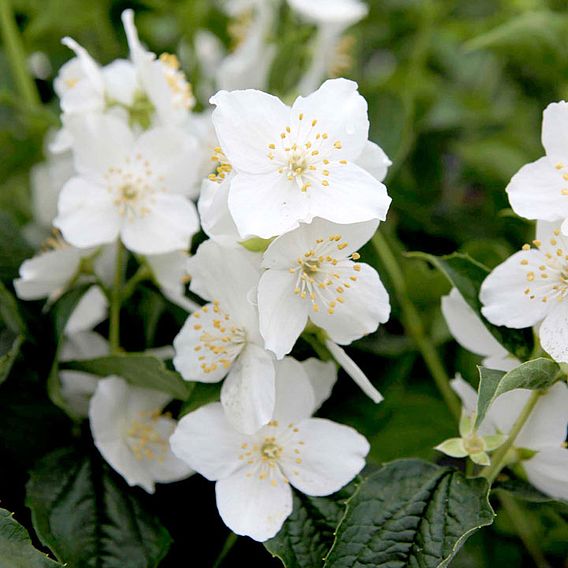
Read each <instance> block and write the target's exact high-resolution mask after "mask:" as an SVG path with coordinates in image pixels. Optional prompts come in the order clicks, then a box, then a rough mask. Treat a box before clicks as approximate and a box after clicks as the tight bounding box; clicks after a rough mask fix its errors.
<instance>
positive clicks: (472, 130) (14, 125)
mask: <svg viewBox="0 0 568 568" xmlns="http://www.w3.org/2000/svg"><path fill="white" fill-rule="evenodd" d="M13 6H14V9H15V11H16V14H17V20H18V24H19V26H20V28H21V30H22V33H23V38H24V41H25V46H26V50H27V52H28V53H29V54H34V55H33V58H32V62H33V63H34V65H33V67H34V69H35V70H36V74H38V76H37V85H38V88H39V91H40V93H41V98H42V101H43V103H45V104H44V107H43V108H29V107H26V106H25V105H24V104H23V103H22V101H21V100H19V98H18V97H17V95H16V94H15V93H16V90H15V88H14V86H13V84H12V83H11V77H10V72H9V67H8V65H7V59H6V53H5V50H4V48H3V46H2V47H1V48H0V225H1V226H2V227H1V228H0V233H1V235H0V236H2V237H3V238H14V239H15V238H16V236H15V234H14V231H16V227H21V226H23V225H25V223H27V222H28V221H29V220H30V216H31V212H30V211H31V209H30V197H29V169H30V167H31V166H32V165H33V164H34V163H36V162H38V161H40V160H42V158H43V137H44V135H45V133H46V132H47V131H48V130H49V129H50V128H56V127H57V126H58V107H57V100H56V99H55V98H54V95H53V89H52V86H51V82H52V80H53V78H54V76H55V74H56V73H57V70H58V68H59V67H60V66H61V65H62V64H63V63H64V62H65V61H67V60H68V59H69V58H70V57H71V53H70V52H69V51H68V50H67V49H66V48H64V47H63V46H62V45H61V44H60V38H61V37H62V36H65V35H70V36H72V37H74V38H75V39H76V40H77V41H79V42H80V43H81V44H82V45H84V46H85V47H86V48H87V49H88V50H89V51H90V52H91V54H92V55H93V56H94V57H95V58H97V59H98V60H99V61H100V62H101V63H108V62H109V61H111V60H112V59H114V58H117V57H125V56H126V54H127V47H126V41H125V38H124V34H123V32H122V26H121V23H120V13H121V12H122V10H123V9H125V8H134V9H135V10H136V12H137V15H136V21H137V26H138V28H139V32H140V36H141V38H142V39H143V41H144V42H145V43H146V44H147V45H148V47H149V48H150V49H151V50H153V51H155V52H157V53H160V52H162V51H170V52H177V53H178V54H179V56H180V59H181V61H182V65H183V67H184V69H185V71H186V72H187V74H188V76H189V78H190V80H191V81H192V82H195V83H196V84H197V85H198V83H199V76H200V74H201V73H203V70H202V69H200V67H199V62H198V61H196V60H195V58H194V56H193V53H192V49H191V46H192V40H193V36H194V34H195V32H196V31H197V30H198V29H199V28H207V29H209V30H211V31H213V32H214V33H216V34H217V35H218V36H219V37H220V38H221V39H222V40H223V41H224V42H225V43H226V44H227V45H229V44H230V38H229V35H228V33H227V19H226V16H225V15H224V14H223V12H222V11H221V10H219V8H218V6H216V5H215V2H213V1H212V0H177V1H174V0H147V1H140V2H120V1H110V0H97V1H89V2H85V1H81V0H13ZM369 6H370V13H369V16H368V18H367V19H366V20H364V21H363V22H361V23H360V24H358V25H357V26H356V27H354V28H352V29H351V30H350V31H349V32H348V33H349V36H350V37H351V38H352V40H351V42H350V44H349V50H348V55H349V58H348V60H347V61H350V62H351V64H350V65H348V66H346V67H345V70H344V71H343V73H344V75H345V76H347V77H349V78H353V79H355V80H356V81H358V82H359V85H360V89H361V92H362V94H363V95H364V96H365V98H366V99H367V100H368V102H369V115H370V121H371V139H373V140H374V141H376V142H378V143H379V144H380V145H381V146H382V147H383V148H384V149H385V151H386V152H387V154H388V155H389V156H390V157H391V159H392V160H393V162H394V165H393V166H392V168H391V171H390V173H389V176H388V178H387V182H386V183H387V186H388V188H389V192H390V195H391V196H392V198H393V205H392V208H391V210H390V214H389V219H388V222H387V223H386V224H385V225H384V226H383V227H382V228H381V230H382V231H384V232H385V233H386V235H387V236H388V238H389V241H390V242H391V244H392V245H393V246H394V247H395V248H397V249H399V252H400V253H401V255H400V262H401V263H402V266H403V269H404V273H405V277H406V278H407V284H408V288H409V293H410V296H411V299H412V300H413V302H414V303H415V305H416V306H417V307H418V309H419V311H420V313H421V315H422V316H423V319H424V322H425V324H426V326H427V329H428V331H429V334H430V336H431V337H432V338H433V340H434V341H435V343H436V345H438V347H439V349H440V350H441V351H442V355H443V358H444V361H445V362H446V366H447V370H448V373H450V374H451V375H453V374H454V373H455V372H461V373H462V374H463V375H464V376H465V377H466V378H468V379H469V380H470V381H472V382H473V383H475V381H476V369H475V365H476V364H478V363H479V359H477V358H476V357H474V356H472V355H471V354H469V353H467V352H466V351H464V350H463V349H461V348H460V347H459V346H457V345H456V344H455V343H454V342H453V341H452V340H451V338H450V336H449V333H448V331H447V328H446V326H445V324H444V322H443V319H442V317H441V314H440V310H439V304H440V297H441V295H443V294H445V293H447V292H448V285H447V283H446V281H445V280H444V278H443V277H441V276H440V275H439V274H438V273H436V272H434V271H433V270H431V269H430V268H429V267H428V266H427V265H425V264H424V263H423V262H422V261H418V260H410V259H407V258H405V257H404V256H403V255H402V253H403V252H404V251H412V250H423V251H428V252H431V253H434V254H443V253H450V252H453V251H454V250H460V251H463V252H468V253H469V254H471V255H472V256H473V257H474V258H476V259H477V260H479V261H481V262H483V263H485V264H486V265H488V266H490V267H492V266H495V265H496V264H498V263H499V262H501V261H502V260H504V259H505V258H506V257H507V256H509V255H510V254H511V253H513V252H514V251H516V250H518V249H519V248H520V246H521V245H522V244H523V242H525V240H527V239H528V238H529V237H530V235H531V231H532V225H531V224H530V223H528V222H526V221H524V220H522V219H519V218H516V217H515V216H514V215H513V214H512V212H511V210H510V209H509V205H508V201H507V197H506V194H505V187H506V185H507V183H508V181H509V179H510V178H511V176H512V175H513V174H514V173H515V172H516V171H517V169H518V168H519V167H520V166H521V165H523V164H524V163H526V162H529V161H533V160H535V159H537V158H538V157H540V156H541V155H542V154H543V151H542V148H541V145H540V125H541V117H542V110H543V109H544V108H545V106H546V105H547V104H548V103H549V102H552V101H556V100H560V99H563V98H564V97H566V96H567V94H568V14H567V12H566V3H565V2H562V1H560V0H559V1H549V2H546V1H543V0H541V1H539V0H502V1H498V0H476V1H474V2H471V1H455V0H454V1H452V0H440V1H437V2H436V1H420V0H384V1H378V0H371V1H370V2H369ZM311 31H312V30H311V28H310V27H309V26H306V25H300V24H299V21H298V20H297V19H296V18H295V17H294V16H293V15H292V14H291V13H290V12H289V11H288V10H287V9H286V8H283V10H282V15H281V18H279V20H278V30H275V37H276V38H277V41H278V46H279V47H278V49H279V53H278V56H277V59H276V62H275V65H274V69H273V72H272V74H271V85H270V90H271V92H273V93H275V94H279V95H281V96H285V95H286V94H287V93H288V92H289V91H290V89H291V88H293V86H294V84H295V83H296V81H297V79H298V78H299V77H300V75H301V71H302V66H303V65H304V63H305V62H306V40H307V39H308V38H309V36H310V33H311ZM205 102H206V101H200V103H201V105H203V103H205ZM12 223H13V225H12ZM22 246H25V245H24V244H22ZM0 254H2V244H1V243H0ZM363 259H364V260H366V261H367V262H370V263H371V264H374V265H375V266H376V267H377V268H378V270H379V271H381V266H380V264H379V263H378V262H377V260H376V257H375V256H374V252H373V250H372V249H370V248H368V249H367V250H364V251H363ZM16 268H17V267H16ZM2 277H5V278H11V277H13V275H10V274H3V275H2ZM383 277H384V280H385V282H386V283H387V285H388V284H389V282H388V277H387V276H386V275H384V274H383ZM393 304H394V305H393V317H392V319H391V321H390V322H389V323H388V324H387V325H386V326H384V327H382V328H381V329H380V331H379V332H378V333H377V334H375V335H373V336H370V337H368V338H365V339H364V340H362V341H360V342H358V343H356V344H355V345H353V347H352V349H351V354H352V355H353V356H354V357H355V358H356V359H357V360H358V361H360V362H361V363H362V366H363V367H364V369H365V370H366V372H367V373H368V375H369V376H370V377H371V378H372V380H373V382H374V383H375V384H376V385H377V387H378V388H379V389H380V390H381V392H382V393H383V394H384V395H385V402H383V403H382V404H380V405H378V406H375V405H373V404H372V403H371V402H370V401H369V400H368V399H366V398H365V397H364V396H363V395H362V394H361V393H360V392H359V391H358V390H357V389H355V388H353V385H352V383H350V382H349V381H348V380H347V379H345V377H343V378H344V379H345V380H340V381H339V383H338V385H337V388H336V390H335V392H334V396H333V397H332V398H331V400H330V401H329V402H328V403H326V405H325V406H324V408H323V410H322V414H324V415H326V416H329V417H332V418H335V419H337V420H339V421H342V422H345V423H349V424H352V425H353V426H355V427H357V428H358V429H359V430H360V431H361V432H362V433H363V434H365V435H366V436H367V437H368V438H369V440H370V441H371V443H372V450H371V454H370V459H369V463H370V466H371V467H372V466H373V464H375V465H376V464H380V463H381V462H383V461H388V460H391V459H395V458H400V457H406V456H418V457H424V458H428V459H435V460H439V459H440V454H438V453H437V452H435V451H434V450H432V447H433V446H434V445H436V444H437V443H439V442H440V441H442V440H444V439H445V438H448V437H450V436H452V435H454V434H455V426H454V424H453V420H452V418H451V416H450V414H449V412H448V411H447V409H446V407H445V406H444V404H443V402H442V400H441V398H440V396H439V395H438V393H437V391H436V390H435V388H434V386H433V382H432V380H431V378H430V376H429V374H428V371H427V369H426V368H425V367H424V365H423V363H422V362H421V359H420V356H419V354H417V352H416V351H415V349H414V347H413V344H412V341H411V340H410V339H409V338H407V337H406V336H405V335H404V331H403V328H402V326H401V324H400V323H399V311H398V308H397V306H396V302H395V300H394V298H393ZM25 309H26V310H29V314H28V315H29V317H31V318H36V321H37V327H36V329H35V333H36V336H37V337H38V341H37V342H36V344H35V345H31V346H28V347H27V348H26V349H27V351H25V352H24V357H23V358H21V359H20V360H19V361H18V362H17V366H16V370H15V372H13V373H12V376H11V378H10V380H9V381H8V382H7V383H6V384H5V385H3V386H2V391H1V396H0V432H2V439H0V504H1V505H2V506H4V507H6V508H8V509H10V510H12V511H15V512H16V517H17V518H18V520H19V521H20V522H22V523H24V524H25V525H26V526H27V527H28V528H30V526H31V525H30V522H29V513H28V511H27V509H25V508H24V506H23V499H24V485H25V482H26V480H27V474H26V472H27V470H28V469H29V468H30V467H31V465H32V461H33V460H35V459H36V458H37V457H39V456H40V455H41V454H42V453H44V452H45V451H47V450H49V449H51V448H53V447H57V446H59V445H61V444H62V443H63V441H62V440H64V439H66V438H71V437H72V436H73V435H75V436H77V435H78V433H77V432H75V433H73V432H72V431H71V429H70V428H69V423H68V421H67V419H66V418H65V417H64V416H62V415H61V414H60V412H59V411H58V410H57V409H56V408H55V407H53V406H50V405H49V403H48V402H47V399H46V395H45V386H44V385H45V378H46V376H47V372H48V371H49V364H50V360H51V359H50V358H51V357H52V355H53V345H52V344H51V343H50V339H49V330H48V329H46V328H45V323H44V322H42V319H41V318H40V317H39V307H38V306H36V305H33V304H31V305H29V306H28V307H25ZM141 313H142V314H143V315H144V316H145V317H146V318H148V317H150V315H151V317H152V318H153V319H152V321H154V320H155V322H156V323H155V327H154V328H153V329H152V330H148V328H147V327H145V326H144V325H143V323H142V321H141V315H140V314H141ZM149 314H150V315H149ZM126 319H127V323H126V324H125V327H126V326H128V325H130V329H131V336H130V339H129V341H130V343H131V345H129V347H130V348H131V349H133V350H134V349H142V348H144V347H147V346H149V345H150V344H152V343H154V341H155V342H156V344H158V345H163V344H164V343H166V342H168V341H171V339H172V338H173V336H174V335H175V333H176V332H177V330H178V329H179V326H180V325H181V323H182V322H183V315H182V314H180V313H179V312H176V310H174V309H173V308H172V307H171V306H167V305H166V304H165V302H163V301H162V300H160V298H159V296H158V295H157V294H156V292H155V291H154V290H152V289H151V288H149V287H145V288H142V289H141V291H140V292H139V293H138V294H137V295H136V296H135V297H134V298H133V300H132V302H131V303H130V305H129V306H128V308H127V310H126ZM306 349H307V347H306ZM299 351H300V353H299V354H300V356H301V354H302V353H301V352H302V346H300V348H299ZM307 354H308V352H307V351H306V352H305V353H304V355H307ZM22 423H23V424H25V427H24V429H20V428H19V429H18V431H14V430H13V427H12V425H13V424H22ZM85 430H86V429H85ZM5 432H7V434H4V433H5ZM82 436H83V437H84V438H87V439H88V432H83V434H82ZM141 493H143V492H142V491H141ZM145 500H146V501H147V502H148V503H149V506H150V507H151V508H153V509H154V510H155V511H156V512H157V513H158V515H159V516H160V517H161V519H162V520H163V522H164V524H165V525H166V526H167V527H168V529H169V530H170V532H171V533H172V536H173V537H174V540H175V544H174V546H173V547H172V549H171V553H170V555H169V556H168V558H167V560H166V561H165V562H164V563H163V566H166V567H179V566H190V565H191V566H194V565H195V566H209V565H211V563H212V561H213V559H214V558H216V557H217V555H218V553H219V551H220V549H221V547H222V545H223V541H224V539H225V538H226V535H227V531H226V529H225V528H224V527H223V525H222V523H221V521H220V520H219V519H218V516H217V513H216V510H215V506H214V493H213V485H212V484H210V483H208V482H206V481H205V480H203V479H201V478H197V476H196V477H195V478H192V479H191V480H190V481H188V482H186V483H182V484H173V485H170V486H162V487H161V488H159V489H158V491H157V493H156V496H155V497H154V498H152V499H150V498H145ZM494 506H495V507H496V509H498V508H499V502H498V501H495V502H494ZM521 506H522V508H523V511H524V518H525V519H526V522H527V523H528V524H529V526H530V529H531V531H533V533H534V535H535V538H536V539H537V540H538V542H540V544H541V547H542V549H543V550H544V551H545V552H546V553H547V555H548V556H549V558H550V560H551V562H552V565H553V566H559V567H561V566H568V563H567V562H566V560H565V558H566V556H567V554H568V548H567V544H566V543H567V542H568V524H567V523H566V518H562V516H561V513H559V512H558V511H556V510H555V509H553V508H552V507H550V506H548V505H546V504H539V505H532V504H531V505H527V504H522V505H521ZM36 544H37V543H36ZM188 559H191V561H190V560H188ZM239 562H240V563H243V564H244V565H253V566H256V565H259V566H266V567H269V566H280V562H279V561H276V560H271V559H270V557H269V555H268V553H266V552H265V551H264V549H263V547H262V546H261V545H257V544H255V543H253V542H252V541H250V540H249V539H246V538H241V539H239V541H238V543H237V544H236V546H235V548H234V549H233V550H232V551H231V553H230V556H229V557H228V558H227V560H226V563H225V565H227V566H228V565H237V563H239ZM499 565H501V566H504V567H505V566H506V567H507V568H517V567H525V566H533V565H534V564H533V562H532V561H531V560H530V557H528V556H527V554H526V553H525V552H524V548H523V546H522V544H521V543H520V541H519V539H518V537H517V536H516V535H515V532H514V530H513V528H512V526H511V524H510V522H509V519H508V517H507V515H506V513H505V514H502V515H499V516H498V518H497V521H496V523H495V525H494V526H493V527H491V528H489V529H485V530H483V531H481V532H480V533H478V534H477V535H476V536H475V537H473V538H472V539H471V540H470V541H468V543H467V544H466V546H465V547H464V549H463V550H462V551H461V552H460V553H459V555H458V557H457V558H456V559H455V560H454V561H453V562H452V566H453V567H456V568H465V567H472V568H473V567H485V566H487V567H490V566H499Z"/></svg>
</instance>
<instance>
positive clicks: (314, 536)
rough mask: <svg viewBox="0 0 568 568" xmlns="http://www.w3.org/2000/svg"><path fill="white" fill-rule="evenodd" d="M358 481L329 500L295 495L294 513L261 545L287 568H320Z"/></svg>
mask: <svg viewBox="0 0 568 568" xmlns="http://www.w3.org/2000/svg"><path fill="white" fill-rule="evenodd" d="M359 482H360V480H356V481H353V482H351V483H350V484H349V485H348V486H346V487H344V488H343V489H342V490H341V491H338V492H337V493H335V494H334V495H331V496H329V497H308V496H307V495H303V494H301V493H297V492H294V510H293V511H292V514H291V515H290V516H289V517H288V519H286V521H285V523H284V526H283V527H282V529H281V531H280V532H279V533H278V534H277V535H276V536H275V537H274V538H271V539H270V540H268V541H266V542H265V543H264V546H265V547H266V549H267V550H268V551H269V552H270V553H271V554H272V555H273V556H275V557H277V558H279V559H280V560H281V561H282V563H283V564H284V566H286V568H308V567H309V566H320V565H321V564H322V563H323V560H324V558H325V556H326V554H327V553H328V551H329V549H330V548H331V545H332V544H333V538H334V534H335V528H336V527H337V525H338V524H339V521H340V520H341V518H342V517H343V515H344V513H345V508H346V507H345V503H346V501H347V500H348V499H349V498H350V497H351V496H352V495H353V493H354V491H355V490H356V488H357V484H358V483H359Z"/></svg>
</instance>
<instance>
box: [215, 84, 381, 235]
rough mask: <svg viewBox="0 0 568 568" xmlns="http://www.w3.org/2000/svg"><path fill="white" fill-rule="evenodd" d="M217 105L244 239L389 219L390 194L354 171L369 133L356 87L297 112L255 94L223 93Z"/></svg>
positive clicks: (344, 87)
mask: <svg viewBox="0 0 568 568" xmlns="http://www.w3.org/2000/svg"><path fill="white" fill-rule="evenodd" d="M211 102H212V103H213V104H215V105H217V108H216V109H215V110H214V111H213V123H214V125H215V129H216V131H217V136H218V138H219V141H220V144H221V147H222V149H223V151H224V153H225V154H226V157H227V160H228V162H229V163H230V164H231V166H232V168H234V170H235V172H236V175H235V177H234V179H233V180H232V181H231V187H230V191H229V210H230V211H231V214H232V216H233V218H234V221H235V224H236V226H237V228H238V230H239V233H240V235H241V237H242V238H247V237H249V236H259V237H262V238H269V237H272V236H274V235H279V234H282V233H285V232H287V231H290V230H292V229H295V228H296V227H298V225H299V223H300V222H306V223H308V222H310V221H311V220H312V219H313V218H314V217H321V218H323V219H327V220H329V221H333V222H336V223H356V222H360V221H369V220H371V219H379V220H383V219H385V217H386V213H387V210H388V207H389V204H390V201H391V200H390V198H389V197H388V195H387V192H386V188H385V187H384V185H383V184H382V183H380V182H379V181H377V179H376V178H375V177H373V175H371V174H369V173H368V172H367V171H365V170H364V169H363V168H361V167H360V166H358V165H356V163H354V162H356V161H357V160H358V159H359V158H360V157H361V155H362V153H363V151H364V149H365V147H366V145H367V137H368V131H369V121H368V119H367V104H366V102H365V100H364V99H363V97H361V95H359V93H358V92H357V84H356V83H353V82H352V81H347V80H345V79H335V80H333V81H327V82H326V83H324V84H323V85H322V86H321V87H320V88H319V89H318V90H317V91H316V92H315V93H313V94H311V95H310V96H308V97H305V98H303V97H299V98H298V99H296V102H295V103H294V105H293V106H292V108H290V107H288V106H286V105H285V104H283V103H282V102H281V101H280V100H279V99H278V98H276V97H273V96H271V95H268V94H266V93H262V92H260V91H255V90H246V91H234V92H231V93H228V92H226V91H221V92H220V93H217V94H216V95H215V96H214V97H213V98H212V99H211Z"/></svg>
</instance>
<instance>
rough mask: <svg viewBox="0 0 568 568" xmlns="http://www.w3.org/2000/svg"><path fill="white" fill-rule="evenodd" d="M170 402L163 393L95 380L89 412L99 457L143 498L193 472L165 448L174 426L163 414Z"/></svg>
mask: <svg viewBox="0 0 568 568" xmlns="http://www.w3.org/2000/svg"><path fill="white" fill-rule="evenodd" d="M170 400H171V398H170V397H169V396H168V395H166V394H164V393H162V392H159V391H155V390H150V389H144V388H139V387H133V386H130V385H128V383H127V382H126V381H124V380H123V379H121V378H119V377H107V378H105V379H100V380H99V384H98V385H97V390H96V392H95V394H94V396H93V397H92V399H91V404H90V407H89V419H90V422H91V432H92V433H93V438H94V441H95V445H96V446H97V448H98V450H99V452H101V454H102V456H103V457H104V458H105V460H106V461H107V462H108V463H109V464H110V465H111V467H112V468H113V469H115V470H116V471H117V472H118V473H119V474H120V475H122V477H124V479H125V480H126V482H127V483H128V485H131V486H133V485H139V486H140V487H143V488H144V489H145V490H146V491H147V492H148V493H153V492H154V484H155V483H156V482H158V483H168V482H172V481H179V480H180V479H185V478H186V477H188V476H189V475H191V474H192V473H193V471H192V470H191V469H190V468H189V467H188V466H187V465H186V464H185V463H184V462H182V461H181V460H179V459H177V458H176V457H175V456H174V455H173V453H172V451H171V449H170V444H169V437H170V435H171V434H172V432H173V431H174V429H175V426H176V421H175V420H173V419H172V418H170V417H169V415H167V414H162V410H163V409H164V407H165V406H166V405H167V404H168V403H169V402H170Z"/></svg>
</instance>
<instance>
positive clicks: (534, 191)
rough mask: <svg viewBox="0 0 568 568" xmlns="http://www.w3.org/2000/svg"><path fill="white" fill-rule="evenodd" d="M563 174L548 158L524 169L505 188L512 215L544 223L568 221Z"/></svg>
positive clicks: (565, 185)
mask: <svg viewBox="0 0 568 568" xmlns="http://www.w3.org/2000/svg"><path fill="white" fill-rule="evenodd" d="M567 165H568V164H567ZM566 171H567V170H563V171H562V170H557V169H556V168H555V162H554V161H553V160H551V159H550V158H549V157H544V158H540V160H537V161H536V162H533V163H531V164H527V165H526V166H523V167H522V168H521V169H520V170H519V171H518V172H517V173H516V174H515V175H514V176H513V178H512V179H511V181H510V183H509V185H508V186H507V193H508V195H509V201H510V203H511V207H512V208H513V210H514V211H515V213H516V214H517V215H520V216H521V217H525V218H527V219H543V220H545V221H556V220H558V219H565V218H566V217H568V196H566V195H563V194H562V190H563V189H564V188H566V187H567V184H566V181H565V180H564V178H563V177H562V175H563V172H566Z"/></svg>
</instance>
